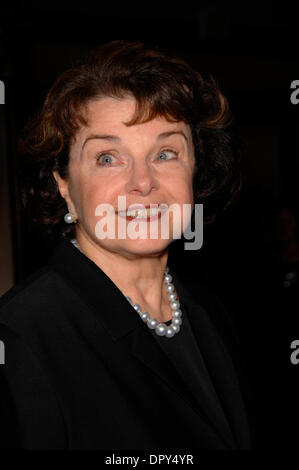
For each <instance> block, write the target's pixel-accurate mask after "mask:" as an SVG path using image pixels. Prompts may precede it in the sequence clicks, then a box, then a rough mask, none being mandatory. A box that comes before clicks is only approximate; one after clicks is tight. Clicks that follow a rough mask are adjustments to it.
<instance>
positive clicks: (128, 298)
mask: <svg viewBox="0 0 299 470" xmlns="http://www.w3.org/2000/svg"><path fill="white" fill-rule="evenodd" d="M126 299H127V301H128V302H130V304H131V303H132V299H131V297H129V296H127V297H126Z"/></svg>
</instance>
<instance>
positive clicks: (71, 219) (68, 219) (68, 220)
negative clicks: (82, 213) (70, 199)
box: [64, 212, 74, 224]
mask: <svg viewBox="0 0 299 470" xmlns="http://www.w3.org/2000/svg"><path fill="white" fill-rule="evenodd" d="M64 221H65V222H66V223H67V224H71V223H72V222H74V216H73V215H72V214H71V213H70V212H68V213H67V214H65V216H64Z"/></svg>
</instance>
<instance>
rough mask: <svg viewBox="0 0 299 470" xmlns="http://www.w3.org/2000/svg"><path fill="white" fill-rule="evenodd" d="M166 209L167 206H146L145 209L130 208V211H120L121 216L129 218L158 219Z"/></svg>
mask: <svg viewBox="0 0 299 470" xmlns="http://www.w3.org/2000/svg"><path fill="white" fill-rule="evenodd" d="M165 211H166V208H164V207H163V208H162V207H161V208H160V207H154V208H150V207H146V208H143V209H130V210H128V211H119V212H118V215H119V217H122V218H125V219H127V220H156V219H159V218H161V216H162V214H163V213H164V212H165Z"/></svg>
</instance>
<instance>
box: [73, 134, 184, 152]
mask: <svg viewBox="0 0 299 470" xmlns="http://www.w3.org/2000/svg"><path fill="white" fill-rule="evenodd" d="M175 134H178V135H182V136H183V137H184V139H185V140H186V142H188V139H187V137H186V135H185V134H184V132H183V131H168V132H161V134H159V135H158V136H157V140H162V139H166V138H167V137H170V136H171V135H175ZM93 139H102V140H108V141H109V142H118V143H120V142H121V138H120V137H118V136H117V135H109V134H91V135H90V136H88V137H86V139H85V141H84V142H83V145H82V150H83V148H84V146H85V144H86V143H87V142H88V141H89V140H93Z"/></svg>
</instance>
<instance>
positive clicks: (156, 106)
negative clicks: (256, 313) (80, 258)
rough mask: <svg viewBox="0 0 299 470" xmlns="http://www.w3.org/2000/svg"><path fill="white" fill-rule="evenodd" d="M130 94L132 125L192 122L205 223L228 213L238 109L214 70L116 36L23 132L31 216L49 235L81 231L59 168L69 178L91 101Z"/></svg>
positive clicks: (236, 179)
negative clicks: (69, 217) (67, 218)
mask: <svg viewBox="0 0 299 470" xmlns="http://www.w3.org/2000/svg"><path fill="white" fill-rule="evenodd" d="M126 94H130V95H133V96H134V97H135V99H136V112H135V115H134V116H133V118H132V120H131V121H130V122H128V123H126V124H127V125H128V126H131V125H134V124H137V123H142V122H147V121H149V120H151V119H153V118H155V117H157V116H163V117H165V118H166V119H168V120H170V121H183V122H185V123H186V124H187V125H189V126H190V129H191V132H192V138H193V145H194V149H195V158H196V167H195V173H194V180H193V187H194V196H195V202H201V203H204V217H205V222H210V221H212V220H214V219H215V218H216V216H217V214H219V213H222V212H223V210H224V208H226V207H227V206H228V204H229V203H230V202H231V200H232V199H233V196H234V195H235V194H236V193H237V192H238V190H239V188H240V174H239V171H238V165H237V164H236V152H234V151H233V147H232V145H231V135H230V132H229V128H230V123H231V115H230V111H229V108H228V103H227V99H226V98H225V97H224V95H223V94H222V93H221V91H220V90H219V88H218V85H217V83H216V82H215V80H214V79H213V77H211V76H210V75H207V76H204V75H203V74H200V73H198V72H197V71H195V70H194V69H193V68H192V67H191V66H190V65H188V64H187V63H186V62H184V61H183V60H181V59H178V58H176V57H172V56H169V55H166V54H164V53H162V52H161V51H158V50H155V49H151V48H147V47H146V46H145V45H144V44H143V43H141V42H132V41H120V40H118V41H113V42H110V43H108V44H104V45H102V46H100V47H99V48H97V49H95V50H93V51H92V52H91V53H90V54H89V55H88V56H87V57H86V58H85V59H84V60H83V61H82V62H81V63H79V64H78V65H76V66H74V67H72V68H71V69H69V70H67V71H66V72H64V73H63V74H62V75H61V76H60V77H59V78H58V79H57V80H56V81H55V83H54V84H53V86H52V87H51V89H50V90H49V92H48V94H47V96H46V99H45V101H44V103H43V104H42V106H41V107H40V109H39V110H38V112H37V113H36V115H35V116H34V117H33V118H32V119H31V120H30V122H28V124H27V125H26V126H25V128H24V129H23V131H22V133H21V136H20V139H19V146H18V149H19V157H20V160H19V177H20V187H21V201H22V204H23V206H24V208H25V209H26V211H25V212H26V214H27V216H28V218H29V220H30V221H32V222H34V223H37V224H41V226H43V227H44V228H45V229H46V233H47V235H48V236H57V235H58V236H59V237H64V238H73V237H74V236H75V226H74V224H66V223H65V222H64V218H63V216H64V214H65V213H66V212H67V205H66V202H65V200H64V199H63V198H62V197H61V195H60V193H59V190H58V186H57V183H56V181H55V178H54V177H53V174H52V172H53V170H57V171H58V172H59V174H60V176H61V177H62V178H67V177H68V162H69V149H70V145H71V142H72V139H73V137H74V136H75V134H76V132H77V131H78V129H79V128H80V126H84V125H87V120H86V116H85V110H86V105H87V104H88V102H89V101H90V100H93V99H97V98H98V97H103V96H109V97H115V98H121V97H123V96H124V95H126Z"/></svg>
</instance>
